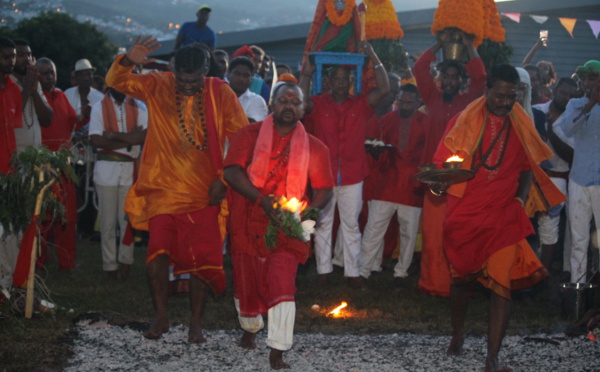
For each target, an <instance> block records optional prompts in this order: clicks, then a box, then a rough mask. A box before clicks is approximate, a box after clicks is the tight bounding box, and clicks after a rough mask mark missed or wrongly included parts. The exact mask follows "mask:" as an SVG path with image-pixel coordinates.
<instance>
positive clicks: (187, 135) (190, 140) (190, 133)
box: [175, 89, 208, 152]
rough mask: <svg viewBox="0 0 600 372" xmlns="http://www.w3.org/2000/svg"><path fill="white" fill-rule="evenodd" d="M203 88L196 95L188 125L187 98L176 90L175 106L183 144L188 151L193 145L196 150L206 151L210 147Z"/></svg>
mask: <svg viewBox="0 0 600 372" xmlns="http://www.w3.org/2000/svg"><path fill="white" fill-rule="evenodd" d="M203 97H204V95H203V94H202V89H201V90H200V92H198V93H197V94H195V95H194V100H193V105H194V106H193V107H192V112H191V117H190V120H189V126H188V125H186V117H185V116H186V112H187V101H188V100H187V99H186V98H185V97H183V95H182V94H181V93H179V92H175V107H176V109H177V120H179V138H181V144H182V146H183V148H184V150H185V151H186V152H187V150H188V149H189V147H190V146H191V147H193V148H195V149H196V150H200V151H204V150H205V149H206V148H207V147H208V135H207V131H206V120H205V118H204V105H203ZM198 119H199V120H200V123H201V131H202V136H203V138H202V144H200V143H199V142H200V141H198V140H197V137H198V135H196V129H197V128H196V124H197V122H198Z"/></svg>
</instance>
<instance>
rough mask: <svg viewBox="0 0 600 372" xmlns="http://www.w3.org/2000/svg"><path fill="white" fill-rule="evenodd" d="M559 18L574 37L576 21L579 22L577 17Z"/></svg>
mask: <svg viewBox="0 0 600 372" xmlns="http://www.w3.org/2000/svg"><path fill="white" fill-rule="evenodd" d="M558 20H559V21H560V23H561V24H562V25H563V27H564V28H565V29H566V30H567V31H569V35H571V37H573V29H574V28H575V23H577V18H559V19H558Z"/></svg>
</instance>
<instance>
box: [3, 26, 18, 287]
mask: <svg viewBox="0 0 600 372" xmlns="http://www.w3.org/2000/svg"><path fill="white" fill-rule="evenodd" d="M16 57H17V52H16V48H15V44H14V43H13V42H12V40H10V39H7V38H6V37H2V36H0V175H1V174H6V173H9V172H11V168H10V158H11V156H12V154H13V152H14V151H15V150H16V149H17V141H16V140H15V128H17V127H21V126H22V125H23V124H22V117H23V115H22V114H23V111H22V107H21V106H22V102H21V90H20V89H19V87H18V86H17V84H15V82H14V81H13V80H12V79H11V77H10V74H11V73H12V72H13V69H14V67H15V62H16ZM18 254H19V245H18V242H17V235H16V234H10V233H7V232H5V231H4V228H3V227H2V225H0V288H6V289H8V288H10V286H11V285H12V273H13V270H14V268H15V264H16V262H17V256H18Z"/></svg>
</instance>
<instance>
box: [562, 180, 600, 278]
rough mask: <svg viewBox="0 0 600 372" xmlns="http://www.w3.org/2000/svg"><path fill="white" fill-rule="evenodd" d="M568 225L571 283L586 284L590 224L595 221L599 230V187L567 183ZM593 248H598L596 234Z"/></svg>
mask: <svg viewBox="0 0 600 372" xmlns="http://www.w3.org/2000/svg"><path fill="white" fill-rule="evenodd" d="M567 206H568V209H569V225H570V226H571V237H572V243H571V282H573V283H575V282H586V281H587V278H586V271H587V261H588V259H587V252H588V247H589V245H590V222H591V221H592V216H593V217H594V219H595V221H596V226H595V227H596V232H598V230H600V185H593V186H581V185H578V184H577V183H575V182H573V181H570V182H569V202H568V203H567ZM593 235H594V236H595V237H596V242H594V244H593V245H594V246H595V247H599V246H600V244H599V243H600V242H599V241H598V234H593Z"/></svg>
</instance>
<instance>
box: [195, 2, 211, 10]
mask: <svg viewBox="0 0 600 372" xmlns="http://www.w3.org/2000/svg"><path fill="white" fill-rule="evenodd" d="M203 10H206V11H208V12H210V11H211V10H212V9H210V7H209V6H208V5H206V4H204V5H200V7H199V8H198V10H197V11H196V12H201V11H203Z"/></svg>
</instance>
